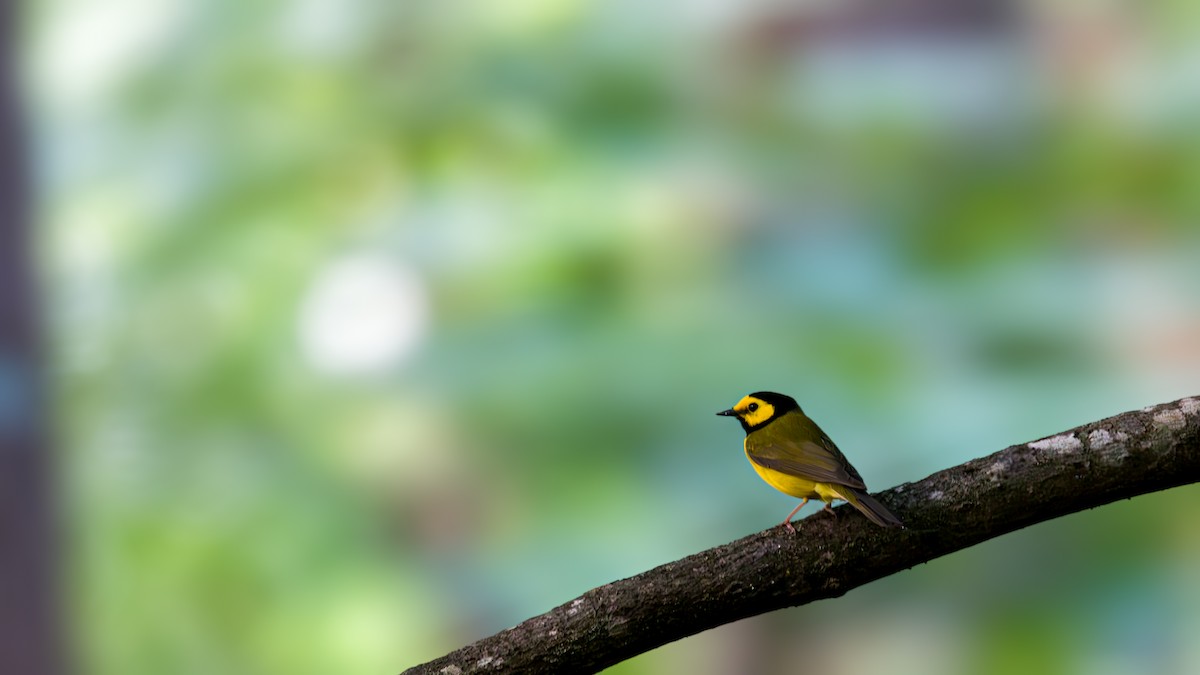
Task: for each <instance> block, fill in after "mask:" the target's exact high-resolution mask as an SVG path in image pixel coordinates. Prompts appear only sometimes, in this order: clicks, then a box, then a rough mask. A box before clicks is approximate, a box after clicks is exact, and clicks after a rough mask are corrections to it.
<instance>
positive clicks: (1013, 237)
mask: <svg viewBox="0 0 1200 675" xmlns="http://www.w3.org/2000/svg"><path fill="white" fill-rule="evenodd" d="M878 4H883V3H870V2H866V1H865V0H864V1H862V2H837V3H834V2H796V3H789V2H776V1H772V0H752V1H749V2H727V3H726V2H719V1H716V0H708V1H701V0H692V1H688V0H669V1H664V2H653V3H647V2H629V1H620V0H618V1H615V2H587V1H586V0H570V1H560V0H526V1H523V0H502V1H501V0H489V1H486V2H473V3H472V2H452V1H446V0H428V1H417V0H414V1H410V2H402V3H393V2H381V1H371V0H351V1H346V0H336V1H335V0H296V1H282V0H277V1H269V0H264V1H262V2H242V1H233V0H218V1H213V2H186V1H167V0H109V1H108V2H104V3H94V2H83V1H81V0H46V1H45V2H39V3H26V5H27V7H26V24H27V26H26V40H25V41H24V47H23V49H24V51H25V55H26V59H25V61H26V65H25V71H26V75H27V77H26V79H27V83H28V100H29V105H30V116H31V118H32V122H33V124H34V130H33V131H34V134H35V135H34V139H33V140H34V148H35V151H36V161H37V178H38V184H39V186H40V200H41V207H40V210H41V225H40V226H39V229H38V239H39V242H40V250H41V253H42V255H41V257H42V265H43V273H44V278H45V287H46V289H47V292H46V298H45V306H46V312H47V321H48V323H49V328H50V338H51V340H52V344H51V345H50V349H51V354H52V371H53V372H52V373H51V377H52V381H53V384H54V388H55V391H56V402H55V405H56V411H55V415H56V419H57V429H56V434H57V436H58V440H59V445H60V448H59V462H58V464H59V469H60V481H59V483H60V490H59V494H60V498H61V501H62V510H63V513H64V516H65V520H66V522H67V528H68V529H67V531H66V532H64V533H63V540H64V547H65V555H64V557H63V566H64V570H63V572H64V575H65V597H66V601H67V611H66V613H65V614H66V616H67V617H68V619H69V625H68V626H67V627H66V628H67V629H68V631H69V632H70V635H71V639H72V640H73V642H74V652H75V659H76V661H77V663H78V664H79V666H80V670H81V672H86V673H95V674H97V675H109V674H112V675H116V674H118V673H119V674H121V675H135V674H138V673H147V674H150V673H154V674H159V673H173V674H176V675H189V674H197V675H199V674H204V675H208V674H211V673H226V674H231V673H239V674H240V673H247V674H254V673H264V674H273V673H291V674H293V675H303V674H306V673H312V674H314V675H315V674H317V673H330V672H339V673H388V672H397V671H399V670H401V669H403V668H405V667H408V666H411V665H414V664H416V663H418V662H421V661H425V660H428V659H431V658H434V657H437V656H440V655H441V654H443V653H445V652H447V651H449V650H451V649H453V648H455V647H457V646H460V645H462V644H465V643H467V642H469V641H472V640H474V639H477V638H479V637H482V636H485V635H487V634H491V633H492V632H495V631H497V630H499V629H502V628H505V627H507V626H510V625H512V624H515V623H517V622H519V621H521V620H523V619H525V618H527V617H529V616H531V615H534V614H537V613H540V612H542V611H544V610H546V609H548V608H550V607H552V606H554V605H557V604H559V603H562V602H565V601H567V600H569V599H571V598H573V597H575V596H576V595H578V594H579V593H582V592H583V591H585V590H587V589H589V588H592V587H594V586H597V585H600V584H602V583H605V582H608V581H611V580H613V579H617V578H620V577H625V576H629V575H632V574H635V573H637V572H640V571H643V570H645V569H647V568H649V567H651V566H654V565H657V564H660V563H664V562H668V561H670V560H673V559H676V558H678V557H681V556H683V555H686V554H689V553H692V552H695V551H697V550H700V549H702V548H706V547H709V546H713V545H716V544H719V543H723V542H725V541H728V540H730V539H733V538H736V537H739V536H743V535H745V534H748V533H751V532H754V531H757V530H760V529H763V528H766V527H768V526H771V525H774V524H776V523H778V521H779V519H780V518H781V517H782V516H783V514H784V513H786V512H787V510H788V509H790V508H791V506H792V505H793V504H794V500H791V499H789V498H787V497H784V496H783V495H780V494H777V493H775V492H774V491H772V490H771V489H770V488H768V487H767V486H765V485H764V484H762V483H761V482H760V481H759V480H758V478H756V477H755V475H754V474H753V472H752V471H751V469H750V467H749V466H748V464H747V463H746V460H745V458H744V457H743V456H742V453H741V449H740V448H741V437H742V433H741V431H740V429H738V428H737V425H736V424H733V423H732V422H730V421H729V420H728V419H723V418H719V417H715V416H714V415H713V413H714V412H716V411H717V410H721V409H723V408H726V407H729V406H730V405H731V404H733V403H734V402H736V401H737V400H738V399H739V398H740V397H741V396H742V395H744V394H746V393H748V392H750V391H754V390H759V389H772V390H778V391H783V392H787V393H790V394H792V395H794V396H795V397H796V398H798V399H799V400H800V402H801V404H802V405H803V406H804V407H805V409H806V411H807V412H809V413H810V414H811V415H813V416H814V417H815V418H816V419H817V420H818V421H820V423H821V424H822V426H824V427H825V429H826V430H827V431H828V432H829V433H830V434H831V435H832V436H833V438H835V439H836V440H837V441H838V443H839V445H840V446H841V447H842V448H843V450H845V451H846V452H847V453H848V454H849V456H850V457H851V458H852V459H853V461H854V462H855V464H856V465H857V467H858V468H859V470H860V471H861V472H862V473H863V475H864V476H865V477H866V479H867V482H868V484H869V485H870V486H871V487H872V488H873V489H884V488H887V487H890V486H892V485H895V484H898V483H901V482H904V481H909V480H916V479H919V478H922V477H924V476H925V475H927V474H929V473H931V472H933V471H935V470H938V469H941V468H944V467H947V466H950V465H953V464H957V463H959V462H962V461H965V460H967V459H970V458H973V457H977V456H981V455H984V454H987V453H990V452H993V451H995V450H998V449H1000V448H1002V447H1005V446H1007V445H1009V444H1012V443H1018V442H1023V441H1028V440H1032V439H1035V438H1039V437H1041V436H1044V435H1047V434H1051V433H1054V432H1057V431H1059V430H1062V429H1065V428H1068V427H1071V426H1074V425H1076V424H1080V423H1083V422H1087V421H1091V420H1095V419H1099V418H1101V417H1104V416H1107V415H1110V414H1115V413H1118V412H1122V411H1124V410H1127V409H1134V408H1140V407H1142V406H1146V405H1149V404H1154V403H1159V402H1165V401H1169V400H1172V399H1175V398H1178V397H1181V396H1185V395H1194V394H1200V225H1198V223H1200V220H1198V218H1200V124H1197V120H1198V119H1200V6H1198V5H1196V4H1195V3H1189V2H1182V1H1152V2H1145V1H1143V2H1132V1H1130V2H1119V1H1116V0H1112V1H1103V0H1097V1H1094V2H1085V1H1077V2H1056V3H1032V2H998V1H992V2H972V3H962V2H951V1H950V0H944V1H942V0H906V1H904V2H899V3H886V4H887V5H888V9H886V10H881V9H880V8H878V7H876V5H878ZM1029 508H1030V509H1037V508H1038V504H1037V501H1036V499H1032V500H1031V501H1030V504H1029ZM1198 508H1200V490H1198V489H1197V488H1195V487H1190V488H1183V489H1178V490H1174V491H1171V492H1167V493H1162V494H1157V495H1151V496H1146V497H1142V498H1138V499H1135V500H1132V501H1128V502H1123V503H1120V504H1115V505H1112V506H1108V507H1105V508H1101V509H1097V510H1094V511H1091V512H1088V513H1083V514H1079V515H1075V516H1072V517H1068V518H1064V519H1061V520H1058V521H1055V522H1051V523H1047V524H1044V525H1040V526H1037V527H1034V528H1030V529H1028V530H1026V531H1022V532H1019V533H1015V534H1012V535H1009V536H1006V537H1002V538H1000V539H998V540H995V541H992V542H989V543H987V544H984V545H981V546H978V547H975V548H974V549H971V550H968V551H964V552H962V553H960V554H957V555H954V556H950V557H948V558H945V559H941V560H938V561H935V562H933V563H930V564H928V565H925V566H922V567H920V568H917V569H914V570H911V571H908V572H905V573H902V574H899V575H896V576H893V577H891V578H888V579H885V580H882V581H879V582H877V583H875V584H872V585H870V586H868V587H864V588H861V589H858V590H855V591H853V592H851V593H850V594H848V595H847V596H845V597H843V598H839V599H837V600H833V601H826V602H821V603H818V604H815V605H810V606H807V607H803V608H798V609H792V610H787V611H783V612H777V613H774V614H771V615H767V616H763V617H758V618H755V619H751V620H746V621H742V622H739V623H737V624H734V625H730V626H727V627H723V628H720V629H717V630H713V631H709V632H707V633H704V634H702V635H699V636H697V637H694V638H690V639H687V640H683V641H681V642H678V643H675V644H672V645H669V646H667V647H664V648H662V649H659V650H657V651H655V652H652V653H650V654H647V655H644V656H642V657H639V658H636V659H634V660H632V661H630V662H627V663H625V664H622V665H620V666H618V667H615V668H613V669H612V672H614V673H623V674H628V675H633V674H636V673H675V672H677V673H698V674H710V673H711V674H718V673H751V672H754V673H792V672H801V671H805V672H809V671H812V672H821V673H822V674H823V675H840V674H858V673H879V672H888V673H890V674H891V675H901V674H904V673H921V674H923V675H937V674H939V673H985V674H986V673H1013V672H1021V673H1032V674H1037V673H1056V674H1063V673H1066V674H1070V673H1097V674H1118V673H1164V674H1165V673H1179V674H1183V673H1195V672H1200V642H1197V641H1196V639H1195V637H1196V636H1197V635H1200V574H1198V573H1197V570H1200V518H1197V517H1196V513H1197V509H1198ZM811 512H812V507H809V508H808V509H806V510H805V512H804V513H805V514H808V513H811Z"/></svg>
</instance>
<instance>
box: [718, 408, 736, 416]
mask: <svg viewBox="0 0 1200 675" xmlns="http://www.w3.org/2000/svg"><path fill="white" fill-rule="evenodd" d="M717 414H718V415H724V416H725V417H737V413H735V412H733V408H730V409H729V410H722V411H721V412H719V413H717Z"/></svg>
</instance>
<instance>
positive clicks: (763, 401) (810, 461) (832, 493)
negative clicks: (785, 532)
mask: <svg viewBox="0 0 1200 675" xmlns="http://www.w3.org/2000/svg"><path fill="white" fill-rule="evenodd" d="M717 414H718V415H726V416H728V417H736V418H737V419H738V421H739V422H741V423H742V428H743V429H745V430H746V440H745V447H746V457H747V458H749V460H750V465H751V466H753V467H754V470H755V471H757V472H758V475H759V477H761V478H762V479H763V480H765V481H766V482H767V484H768V485H770V486H771V487H773V488H775V489H776V490H779V491H780V492H782V493H784V494H788V495H791V496H793V497H799V498H801V499H803V500H804V501H802V502H800V504H799V506H797V507H796V508H794V509H792V512H791V513H789V514H787V518H784V519H783V525H785V526H786V527H787V529H789V530H791V531H792V532H795V531H796V528H794V527H792V516H794V515H796V512H797V511H799V510H800V508H801V507H803V506H804V505H805V504H807V503H808V500H809V499H820V500H821V501H823V502H825V510H826V511H828V512H829V513H830V514H833V515H835V516H836V515H837V514H834V513H833V509H831V508H830V507H829V505H830V503H831V502H832V501H833V500H835V499H841V500H844V501H847V502H849V503H850V504H851V505H853V506H854V508H856V509H858V510H859V511H861V512H862V514H863V515H864V516H866V517H867V518H868V519H869V520H870V521H871V522H873V523H875V524H876V525H880V526H883V527H904V524H903V523H901V522H900V519H899V518H897V517H896V516H895V515H893V514H892V512H891V511H888V510H887V509H886V508H885V507H884V506H883V504H880V503H879V502H878V501H876V500H875V498H874V497H872V496H871V495H869V494H867V486H866V484H865V483H863V479H862V476H860V475H859V474H858V471H856V470H855V469H854V467H853V466H851V465H850V462H849V460H847V459H846V456H845V455H843V454H842V451H841V450H838V447H837V446H836V445H834V444H833V441H831V440H829V436H826V435H825V432H824V431H821V427H818V426H817V423H816V422H814V421H812V420H811V419H810V418H809V417H808V415H805V414H804V411H803V410H801V409H800V406H799V404H797V403H796V401H795V399H793V398H792V397H790V396H784V395H783V394H776V393H774V392H770V391H759V392H755V393H753V394H750V395H749V396H747V397H745V398H743V399H742V400H740V401H738V403H737V405H735V406H733V407H732V408H730V409H729V410H722V411H721V412H719V413H717Z"/></svg>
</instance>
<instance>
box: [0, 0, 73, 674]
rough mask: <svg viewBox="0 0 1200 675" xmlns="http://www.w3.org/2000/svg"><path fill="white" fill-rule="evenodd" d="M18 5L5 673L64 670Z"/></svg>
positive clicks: (10, 158) (2, 205)
mask: <svg viewBox="0 0 1200 675" xmlns="http://www.w3.org/2000/svg"><path fill="white" fill-rule="evenodd" d="M15 5H16V3H15V2H13V1H12V0H0V672H3V673H22V674H23V675H42V674H52V673H60V672H62V671H63V659H62V654H61V651H60V650H61V643H60V641H59V638H58V635H57V628H58V626H59V625H60V623H59V621H58V620H57V616H56V614H57V612H56V593H55V590H54V588H55V579H56V576H57V575H56V566H55V564H54V559H55V556H54V554H53V549H54V546H55V544H54V536H53V522H54V518H53V515H52V510H51V506H50V505H51V501H52V500H51V498H50V488H51V479H50V447H49V437H48V433H47V426H46V416H45V412H44V406H45V392H44V387H43V384H44V380H43V378H42V372H41V366H42V362H41V353H40V352H41V349H40V336H39V330H38V316H37V300H36V297H37V293H36V288H35V283H34V272H33V264H32V260H33V255H32V247H31V245H30V239H31V237H30V231H31V222H30V220H31V213H30V203H31V194H30V183H29V175H28V172H27V167H26V163H25V160H26V153H25V143H24V139H25V134H24V129H23V127H22V122H23V121H22V116H21V110H20V108H21V106H20V96H19V93H18V90H19V87H18V83H17V77H16V72H17V70H18V68H17V67H16V64H15V63H14V61H15V59H16V51H17V49H16V45H17V44H18V43H17V41H16V40H15V37H16V35H15V34H16V25H15V24H16V14H17V12H16V8H15Z"/></svg>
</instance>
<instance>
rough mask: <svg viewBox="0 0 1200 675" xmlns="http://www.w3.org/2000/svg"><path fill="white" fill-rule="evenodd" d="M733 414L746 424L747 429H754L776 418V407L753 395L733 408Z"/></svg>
mask: <svg viewBox="0 0 1200 675" xmlns="http://www.w3.org/2000/svg"><path fill="white" fill-rule="evenodd" d="M733 414H734V415H736V416H737V418H738V419H740V420H742V421H743V422H745V423H746V426H747V427H751V428H753V427H757V426H758V425H760V424H762V423H763V422H766V421H767V420H769V419H771V418H772V417H774V416H775V406H773V405H771V404H770V403H767V402H766V401H764V400H762V399H761V398H757V397H755V396H753V395H751V396H747V397H745V398H743V399H742V400H740V401H738V402H737V405H735V406H733Z"/></svg>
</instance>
